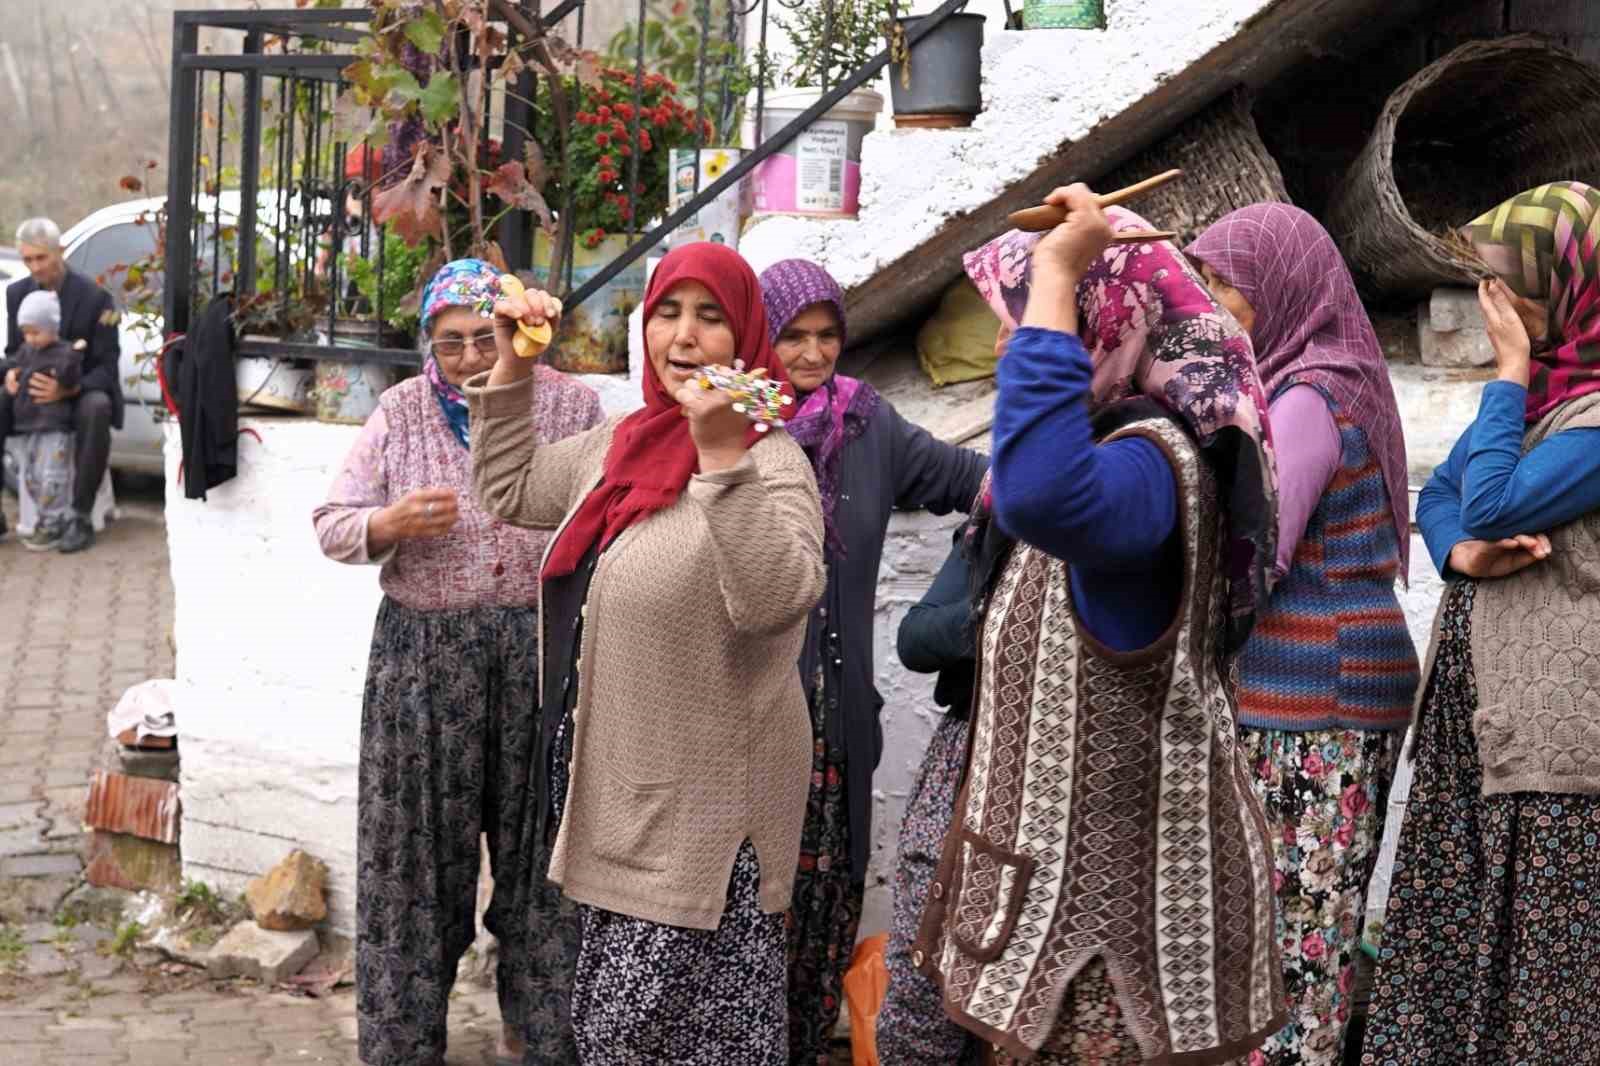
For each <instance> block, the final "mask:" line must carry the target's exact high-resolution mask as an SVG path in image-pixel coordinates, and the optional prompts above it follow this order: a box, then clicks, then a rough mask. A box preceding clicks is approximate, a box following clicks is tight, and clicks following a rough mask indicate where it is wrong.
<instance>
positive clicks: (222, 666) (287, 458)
mask: <svg viewBox="0 0 1600 1066" xmlns="http://www.w3.org/2000/svg"><path fill="white" fill-rule="evenodd" d="M240 428H241V429H245V428H248V429H251V430H254V431H255V432H256V433H259V434H260V436H261V441H260V442H259V443H258V442H257V441H256V440H255V439H253V438H252V437H251V436H250V435H249V434H244V435H242V436H241V437H240V438H239V453H240V454H239V476H238V477H237V478H235V479H234V480H232V481H229V482H227V483H226V484H224V485H222V486H220V487H218V488H216V489H213V490H211V492H210V493H209V499H208V500H207V501H206V502H204V503H202V502H200V501H191V500H186V499H184V497H183V491H182V489H181V488H180V487H179V485H178V481H177V471H178V462H179V458H180V455H181V446H180V444H179V441H178V435H177V427H176V424H175V423H168V426H167V448H166V455H167V537H168V543H169V547H170V554H171V560H172V581H173V585H174V588H175V593H176V619H175V624H174V638H175V640H176V643H177V649H178V654H177V671H176V673H177V681H178V686H177V707H176V711H177V718H178V723H179V728H180V729H181V730H182V733H183V779H182V786H181V787H182V794H183V861H184V876H185V877H190V878H196V879H199V880H203V881H207V882H210V883H211V884H214V885H216V886H218V887H220V888H223V889H225V890H227V891H229V892H232V891H236V890H239V889H242V888H243V887H244V882H245V881H246V880H247V879H249V878H250V877H254V876H256V875H257V874H260V873H261V872H263V871H265V870H266V869H268V868H269V867H271V866H272V865H273V864H274V863H276V862H277V861H278V860H279V859H281V858H283V856H284V855H285V854H287V853H288V852H289V851H290V850H291V849H293V848H297V847H299V848H304V849H305V850H306V851H308V852H310V853H311V854H313V855H315V856H317V857H318V858H320V859H322V860H323V861H324V862H326V863H327V864H328V870H329V873H330V874H331V877H330V882H329V905H330V910H331V916H330V924H331V926H332V928H333V929H334V930H335V931H336V932H339V933H343V934H346V935H349V934H351V933H353V931H354V918H355V915H354V906H355V902H354V900H355V897H354V889H355V848H356V819H355V799H356V751H357V741H358V739H359V736H360V726H361V691H362V685H363V681H364V678H365V672H366V662H367V650H368V647H369V646H370V643H371V638H372V620H373V616H374V613H375V612H376V609H377V605H378V600H379V592H378V585H377V572H376V570H373V569H370V568H365V567H351V566H341V565H339V564H336V563H332V562H329V561H328V560H327V559H325V558H323V556H322V554H321V552H320V551H319V550H318V548H317V541H316V537H315V535H314V533H313V531H312V527H311V511H312V509H313V508H315V507H316V506H317V505H318V504H319V503H321V502H322V500H323V499H324V498H325V497H326V495H327V491H328V486H329V485H330V484H331V483H332V480H333V477H334V474H335V472H336V471H337V469H338V467H339V464H340V463H342V462H343V460H344V457H345V453H346V452H347V451H349V448H350V445H351V444H352V443H353V442H354V440H355V436H356V432H357V431H356V429H355V428H354V427H347V426H332V425H324V424H322V423H318V422H313V421H310V420H308V419H272V418H268V419H256V418H250V419H243V420H241V422H240Z"/></svg>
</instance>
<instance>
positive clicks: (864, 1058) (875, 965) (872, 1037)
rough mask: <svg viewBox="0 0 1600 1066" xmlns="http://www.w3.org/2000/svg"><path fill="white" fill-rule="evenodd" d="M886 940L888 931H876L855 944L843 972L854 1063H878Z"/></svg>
mask: <svg viewBox="0 0 1600 1066" xmlns="http://www.w3.org/2000/svg"><path fill="white" fill-rule="evenodd" d="M888 943H889V934H888V933H879V934H878V935H877V936H869V937H868V938H867V939H865V940H863V941H862V942H861V943H859V944H857V945H856V951H855V954H854V955H852V956H851V957H850V968H849V969H848V970H846V971H845V974H844V995H845V1001H846V1002H847V1003H848V1005H849V1007H850V1061H851V1063H852V1064H853V1066H878V1034H877V1027H878V1011H880V1010H882V1009H883V1000H884V997H885V996H887V995H888V994H889V969H888V967H886V966H885V965H884V964H883V949H884V948H885V947H886V946H887V945H888Z"/></svg>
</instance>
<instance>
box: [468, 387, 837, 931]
mask: <svg viewBox="0 0 1600 1066" xmlns="http://www.w3.org/2000/svg"><path fill="white" fill-rule="evenodd" d="M487 381H488V376H487V375H479V376H478V377H476V378H474V379H472V380H471V381H469V382H468V383H467V385H466V388H465V390H464V391H465V392H466V396H467V402H468V405H469V409H470V414H471V431H472V461H473V481H474V485H475V487H476V489H477V494H478V498H479V500H480V502H481V503H482V505H483V507H484V509H485V510H487V511H489V513H491V514H494V515H498V516H499V517H500V518H502V519H504V520H505V521H507V522H511V523H513V524H515V525H520V526H527V527H530V528H534V529H551V528H554V529H557V531H558V532H557V533H556V536H555V537H553V538H551V542H552V543H554V542H555V540H556V539H558V538H559V537H560V532H559V530H560V529H561V528H563V527H564V526H565V525H566V522H567V521H568V519H569V518H570V516H571V513H572V511H573V510H574V509H575V508H576V507H577V505H578V504H579V503H580V502H581V501H582V500H583V498H584V497H585V496H586V495H587V494H588V492H589V490H590V489H592V488H594V487H595V486H596V485H597V484H599V482H600V479H601V472H602V471H601V467H602V462H603V460H604V458H605V454H606V450H607V449H608V448H609V446H610V444H611V436H612V433H613V431H614V430H615V428H616V424H617V420H616V419H613V420H611V421H609V422H607V423H606V424H605V425H602V426H598V427H596V428H595V429H592V430H590V431H588V432H587V433H582V434H579V435H578V436H576V437H569V438H567V439H566V440H563V441H559V442H557V443H554V444H536V443H535V438H534V435H533V434H532V433H530V432H529V426H528V410H529V408H530V407H531V401H532V398H533V391H534V388H535V385H534V382H533V381H532V380H531V379H529V380H526V381H522V382H518V383H515V384H511V385H505V386H500V387H496V388H489V387H487ZM823 581H824V568H823V559H822V507H821V503H820V501H819V499H818V496H817V485H816V479H815V477H814V476H813V474H812V472H811V464H810V463H809V462H808V461H807V460H806V457H805V453H803V452H802V451H801V450H800V447H799V445H797V444H795V442H794V441H793V440H791V439H790V438H789V436H788V434H786V433H781V432H774V433H769V434H767V435H766V436H765V437H763V438H762V439H761V440H760V441H758V442H757V443H756V444H755V445H753V446H752V447H751V448H750V450H749V451H748V452H747V453H746V454H745V456H744V458H743V459H742V460H740V462H739V463H738V464H737V465H736V466H734V467H732V468H730V469H728V470H722V471H718V472H715V473H711V474H699V475H696V476H695V477H694V478H693V479H692V480H691V481H690V482H689V485H688V487H687V488H686V489H685V491H684V492H683V493H682V494H681V495H680V496H679V497H678V499H677V501H676V502H675V503H673V504H672V505H671V506H670V507H667V508H665V509H664V510H661V511H657V512H656V513H655V514H653V515H651V516H650V517H648V518H646V519H645V520H643V521H641V522H637V523H635V524H634V525H633V526H631V527H629V528H628V529H627V530H625V531H624V532H623V533H622V534H621V535H620V536H619V537H618V538H617V540H616V542H615V543H614V544H612V545H611V547H610V548H608V549H607V550H606V551H605V553H604V554H603V555H601V557H600V561H599V565H598V566H597V568H596V569H595V572H594V576H593V578H592V581H591V584H590V586H589V597H588V600H587V602H586V605H585V607H584V615H585V619H586V621H585V624H584V627H583V639H582V646H581V648H580V650H579V655H580V658H579V659H578V699H577V706H576V710H575V711H574V716H573V721H574V730H573V737H572V762H571V764H570V765H571V781H570V783H569V785H568V792H567V803H566V813H565V816H564V817H563V818H562V821H561V827H560V830H559V831H558V833H557V836H556V843H555V849H554V851H553V853H552V855H551V860H550V878H551V880H552V881H554V882H556V883H557V884H559V885H560V886H561V888H562V891H563V892H564V893H565V894H566V895H567V896H568V897H569V898H570V899H573V900H575V901H577V902H579V903H586V904H589V905H590V906H594V907H600V908H604V909H605V910H609V911H615V912H617V913H619V914H627V915H631V916H633V917H636V918H644V919H647V920H649V921H653V922H661V923H663V924H667V925H676V926H683V927H688V928H692V929H715V928H717V925H718V923H719V922H720V921H721V919H722V912H723V909H724V906H725V904H726V901H727V889H728V879H729V877H730V875H731V874H732V871H733V862H734V858H735V856H736V855H737V853H738V850H739V845H740V844H741V843H742V842H743V841H744V840H746V839H748V840H750V841H751V842H752V843H753V844H754V845H755V849H756V854H757V857H758V859H759V861H760V866H761V906H762V909H763V910H765V911H766V912H768V913H772V914H776V913H780V912H782V911H784V910H787V909H788V907H789V902H790V896H791V893H792V890H793V883H794V874H795V868H796V866H797V864H798V862H799V855H800V826H801V823H802V821H803V820H804V818H805V806H806V792H807V788H808V787H809V783H810V778H811V749H812V739H811V719H810V714H809V711H808V710H807V706H806V699H805V695H804V692H803V690H802V687H801V684H800V672H799V670H798V669H797V668H796V665H795V664H796V662H797V661H798V660H799V656H800V645H801V642H802V640H803V638H804V635H805V625H806V617H807V615H808V614H809V612H810V610H811V607H812V605H813V604H815V603H816V602H817V599H818V598H819V597H820V596H821V595H822V589H823ZM541 658H542V656H541Z"/></svg>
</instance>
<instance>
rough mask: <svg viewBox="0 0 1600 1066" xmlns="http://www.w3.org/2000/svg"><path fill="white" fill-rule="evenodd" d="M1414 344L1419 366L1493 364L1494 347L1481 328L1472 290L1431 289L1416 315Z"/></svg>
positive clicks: (1481, 318) (1476, 297) (1481, 314)
mask: <svg viewBox="0 0 1600 1066" xmlns="http://www.w3.org/2000/svg"><path fill="white" fill-rule="evenodd" d="M1417 343H1418V346H1419V347H1420V348H1421V351H1422V365H1423V366H1433V367H1479V366H1493V365H1494V346H1493V345H1492V344H1490V343H1489V334H1488V331H1487V330H1486V329H1485V328H1484V324H1483V311H1482V310H1481V309H1480V308H1479V307H1478V293H1477V290H1476V289H1463V288H1448V287H1446V288H1438V289H1434V290H1433V295H1432V297H1431V298H1430V299H1429V300H1428V303H1427V305H1426V306H1425V307H1422V308H1420V309H1419V310H1418V313H1417Z"/></svg>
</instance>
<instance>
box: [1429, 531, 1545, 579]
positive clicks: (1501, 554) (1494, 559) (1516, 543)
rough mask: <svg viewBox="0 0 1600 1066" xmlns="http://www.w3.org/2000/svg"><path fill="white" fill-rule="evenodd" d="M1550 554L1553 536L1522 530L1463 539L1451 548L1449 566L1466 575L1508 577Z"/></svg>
mask: <svg viewBox="0 0 1600 1066" xmlns="http://www.w3.org/2000/svg"><path fill="white" fill-rule="evenodd" d="M1548 558H1550V538H1549V537H1547V536H1545V535H1544V534H1543V533H1532V534H1530V533H1519V534H1517V535H1516V536H1514V537H1506V538H1505V539H1504V540H1464V541H1462V542H1461V543H1459V544H1457V545H1456V546H1455V547H1454V548H1451V549H1450V569H1452V570H1454V571H1455V572H1456V573H1458V574H1462V575H1464V576H1466V577H1478V578H1485V577H1507V576H1509V575H1511V574H1514V573H1516V572H1517V571H1518V570H1523V569H1526V568H1527V567H1530V566H1532V565H1533V564H1534V563H1537V562H1542V561H1544V560H1545V559H1548Z"/></svg>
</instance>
